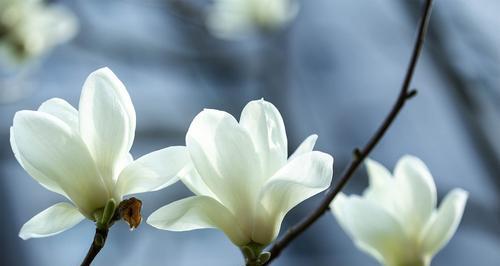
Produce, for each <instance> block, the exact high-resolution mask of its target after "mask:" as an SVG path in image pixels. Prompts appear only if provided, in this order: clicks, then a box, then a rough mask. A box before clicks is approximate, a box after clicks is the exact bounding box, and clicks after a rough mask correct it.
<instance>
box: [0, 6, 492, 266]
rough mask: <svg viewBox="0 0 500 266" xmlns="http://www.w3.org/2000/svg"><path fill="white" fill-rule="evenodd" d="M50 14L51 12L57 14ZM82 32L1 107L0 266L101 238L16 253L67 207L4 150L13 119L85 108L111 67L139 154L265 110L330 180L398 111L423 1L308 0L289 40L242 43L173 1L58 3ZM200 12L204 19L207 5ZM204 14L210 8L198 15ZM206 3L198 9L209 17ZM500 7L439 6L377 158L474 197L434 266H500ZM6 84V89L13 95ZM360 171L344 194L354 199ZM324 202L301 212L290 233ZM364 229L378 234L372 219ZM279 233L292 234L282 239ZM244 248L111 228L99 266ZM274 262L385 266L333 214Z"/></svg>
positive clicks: (33, 243)
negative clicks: (256, 107)
mask: <svg viewBox="0 0 500 266" xmlns="http://www.w3.org/2000/svg"><path fill="white" fill-rule="evenodd" d="M52 2H54V1H52ZM58 2H62V3H63V4H64V5H66V6H67V7H69V8H70V9H72V10H73V11H74V12H75V13H76V14H77V16H78V18H79V20H80V32H79V34H78V36H77V37H76V38H75V39H74V40H73V41H71V42H70V43H68V44H67V45H64V46H60V47H58V48H57V49H55V50H54V51H53V52H52V53H51V54H50V55H49V56H47V57H46V58H45V60H43V62H41V63H40V65H39V66H38V67H37V68H36V69H35V70H32V71H30V72H29V74H28V76H27V77H25V79H23V81H22V82H21V83H22V86H21V87H20V88H21V89H24V91H23V92H24V95H23V97H22V98H21V99H18V100H15V101H13V98H12V97H14V94H12V92H9V93H4V94H3V95H2V97H3V99H1V100H2V102H4V103H3V104H0V177H1V178H0V202H1V203H2V207H1V209H2V215H1V218H0V244H1V246H2V264H3V265H37V266H38V265H78V264H79V263H80V262H81V260H82V258H83V257H84V255H85V253H86V251H87V249H88V246H89V244H90V242H91V239H92V236H93V231H94V225H93V224H92V223H91V222H90V221H87V220H86V221H84V222H82V223H80V224H79V225H78V226H76V227H75V228H73V229H71V230H68V231H66V232H64V233H62V234H59V235H57V236H53V237H49V238H42V239H31V240H28V241H23V240H21V239H20V238H19V237H18V236H17V234H18V231H19V229H20V228H21V226H22V225H23V224H24V223H25V222H26V221H27V220H28V219H30V218H31V217H32V216H33V215H35V214H36V213H38V212H39V211H41V210H43V209H45V208H47V207H49V206H51V205H52V204H54V203H57V202H60V201H63V200H64V199H63V198H62V197H61V196H59V195H57V194H54V193H51V192H49V191H48V190H45V189H43V188H42V187H41V186H40V185H39V184H38V183H37V182H36V181H34V180H33V179H32V178H30V177H29V176H28V174H27V173H26V172H25V171H24V170H23V169H22V168H21V166H20V165H19V164H18V163H17V162H16V161H15V159H14V156H13V154H12V151H11V149H10V145H9V127H10V126H11V124H12V118H13V116H14V113H15V112H16V111H18V110H22V109H36V108H38V106H39V105H40V104H41V103H42V102H43V101H45V100H47V99H49V98H52V97H59V98H63V99H66V100H67V101H69V102H70V103H71V104H73V105H74V106H77V105H78V99H79V95H80V90H81V86H82V84H83V81H84V80H85V78H86V77H87V75H88V74H89V73H90V72H92V71H94V70H96V69H97V68H100V67H103V66H108V67H110V68H111V69H112V70H113V71H114V72H115V73H116V75H117V76H118V77H119V78H120V79H121V80H122V81H123V82H124V83H125V85H126V87H127V88H128V91H129V93H130V95H131V97H132V101H133V102H134V105H135V108H136V112H137V135H136V140H135V144H134V146H133V147H132V153H133V155H134V157H136V158H137V157H139V156H140V155H143V154H146V153H148V152H151V151H153V150H157V149H161V148H164V147H166V146H170V145H182V144H184V135H185V132H186V130H187V128H188V126H189V123H190V121H191V120H192V118H193V117H194V116H195V115H196V114H197V113H198V112H199V111H201V110H202V109H203V108H205V107H209V108H216V109H222V110H226V111H228V112H230V113H231V114H233V115H234V116H236V117H239V114H240V112H241V109H242V108H243V106H244V105H245V104H246V103H247V102H248V101H250V100H253V99H259V98H262V97H264V98H265V99H266V100H268V101H271V102H273V103H274V104H275V105H276V106H277V107H278V108H279V110H280V111H281V113H282V115H283V117H284V120H285V125H286V129H287V134H288V138H289V145H290V150H294V149H295V147H296V146H297V145H298V143H300V142H301V141H302V140H303V139H304V138H306V137H307V136H308V135H309V134H312V133H317V134H318V135H319V140H318V143H317V149H318V150H321V151H326V152H329V153H331V154H332V155H333V156H334V157H335V176H334V181H337V180H338V177H339V176H340V173H341V172H342V169H344V167H345V166H346V165H347V163H348V161H349V160H350V158H351V154H352V150H353V149H354V148H355V147H357V146H361V145H364V144H365V143H366V141H367V140H368V138H369V136H371V134H372V133H373V132H374V130H375V129H376V128H377V126H378V125H379V124H380V123H381V121H382V119H383V118H384V117H385V115H386V113H387V112H388V111H389V109H390V107H391V105H392V103H393V102H394V100H395V98H396V96H397V94H398V90H399V88H400V84H401V82H402V79H403V76H404V73H405V70H406V65H407V62H408V59H409V57H410V53H411V49H412V46H413V39H414V36H415V33H416V25H417V19H418V16H419V14H420V8H419V1H414V0H411V1H410V0H408V1H397V0H351V1H349V0H307V1H301V10H300V12H299V14H298V17H297V18H296V19H295V20H294V21H293V22H292V23H291V25H290V26H289V27H287V28H286V29H284V30H282V31H280V32H278V33H276V34H274V35H269V36H260V37H258V36H253V37H248V38H245V39H243V40H240V41H224V40H219V39H216V38H214V37H211V35H210V34H209V33H207V32H206V31H205V29H204V28H203V24H202V23H201V21H202V19H200V18H199V17H197V16H198V15H199V14H200V13H199V12H192V10H186V9H185V8H184V9H182V8H179V5H176V4H175V3H178V1H177V2H176V1H175V0H173V1H172V0H169V1H167V0H164V1H161V0H144V1H139V0H121V1H109V0H107V1H105V0H86V1H76V0H68V1H58ZM191 2H196V4H195V5H194V7H195V8H196V10H200V9H201V10H203V9H204V8H206V3H205V1H191ZM201 2H203V3H201ZM200 3H201V4H200ZM499 11H500V2H498V1H494V0H478V1H468V0H438V1H436V4H435V6H434V13H433V17H432V19H431V25H430V28H431V31H430V33H429V39H428V42H427V44H426V46H425V49H424V52H423V56H422V57H421V61H420V63H419V65H418V67H417V70H416V74H415V79H414V82H413V83H412V87H415V88H418V90H419V93H418V97H416V98H414V99H413V100H411V101H410V102H409V103H408V105H407V106H406V107H405V109H404V110H403V112H402V113H401V115H400V116H399V117H398V119H397V120H396V122H395V123H394V125H393V126H392V127H391V129H390V130H389V132H388V134H387V135H386V136H385V137H384V139H383V140H382V141H381V143H380V144H379V145H378V146H377V148H376V149H375V151H374V152H373V153H372V155H371V157H372V158H374V159H376V160H378V161H380V162H382V163H383V164H385V165H386V166H388V167H389V168H391V169H392V168H393V166H394V164H395V162H396V161H397V159H398V158H399V157H401V156H402V155H404V154H407V153H408V154H413V155H417V156H418V157H420V158H422V159H423V160H424V161H425V162H426V163H427V165H428V166H429V168H430V169H431V171H432V173H433V175H434V178H435V181H436V183H437V187H438V194H439V198H440V199H441V198H442V197H443V196H444V195H445V194H446V193H447V192H448V191H449V190H450V189H452V188H454V187H461V188H464V189H466V190H467V191H469V192H470V199H469V201H468V202H467V207H466V210H465V214H464V218H463V221H462V223H461V226H460V227H459V229H458V231H457V233H456V235H455V237H454V238H453V239H452V240H451V242H450V243H449V245H448V246H446V247H445V248H444V249H443V250H442V251H441V252H440V253H439V254H438V255H437V256H436V257H435V260H434V264H433V265H455V266H469V265H481V266H493V265H499V262H500V205H499V194H498V191H499V189H500V180H499V178H500V164H499V158H500V157H499V155H500V134H499V132H500V116H499V114H500V110H499V108H500V104H499V103H500V34H499V32H498V27H499V26H500V16H498V13H499ZM7 89H8V88H7V87H5V86H3V87H2V88H0V90H7ZM366 184H367V176H366V171H365V169H364V168H360V169H359V170H358V171H357V174H356V176H355V177H354V179H353V180H352V182H351V183H349V185H348V187H347V189H346V191H348V192H349V193H360V192H361V191H362V190H363V188H364V187H365V186H366ZM190 194H191V193H190V192H189V191H188V190H187V189H186V188H185V187H184V186H183V185H182V184H180V183H178V184H176V185H174V186H171V187H169V188H167V189H164V190H161V191H159V192H154V193H148V194H141V195H139V196H138V197H139V198H141V199H142V200H143V202H144V205H145V206H144V209H143V215H144V216H145V217H147V216H148V215H149V214H150V213H151V212H152V211H154V210H156V209H158V208H159V207H161V206H163V205H165V204H167V203H169V202H172V201H174V200H176V199H180V198H183V197H186V196H187V195H190ZM320 198H321V195H318V196H316V197H314V198H311V199H310V200H308V201H307V202H304V203H303V204H301V205H299V206H298V207H296V208H295V209H293V210H292V212H290V213H289V215H288V216H287V217H286V219H285V223H284V225H283V226H282V231H283V229H286V228H287V227H289V226H291V225H292V224H294V223H296V222H297V221H299V220H300V219H301V217H303V216H305V215H306V214H307V213H308V212H309V211H310V210H311V209H312V208H314V206H315V205H316V204H317V203H318V202H319V200H320ZM367 222H369V221H367ZM282 233H283V232H282ZM242 264H243V263H242V258H241V255H240V252H239V250H238V249H237V248H235V247H234V246H232V244H231V243H230V242H229V241H228V240H227V239H226V238H225V236H224V235H223V234H222V233H221V232H219V231H216V230H198V231H192V232H182V233H175V232H168V231H159V230H156V229H154V228H152V227H150V226H148V225H147V224H145V223H144V224H142V225H141V226H140V227H139V229H138V230H137V231H134V232H129V231H128V228H127V226H126V225H125V224H123V223H119V224H117V225H115V226H114V227H113V228H112V229H111V232H110V236H109V238H108V242H107V244H106V247H105V248H104V250H103V251H102V252H101V253H100V254H99V256H98V257H97V259H96V261H95V265H121V266H132V265H219V266H221V265H222V266H223V265H228V266H229V265H230V266H234V265H242ZM274 265H283V266H284V265H287V266H294V265H368V266H369V265H377V263H376V262H375V261H374V260H373V259H372V258H371V257H369V256H367V255H365V254H364V253H361V252H360V251H359V250H357V249H356V248H355V247H354V245H353V243H352V242H351V240H350V239H349V238H348V237H347V236H346V234H345V233H344V232H343V231H342V230H341V229H340V227H339V226H338V224H337V223H336V221H335V220H334V219H333V216H331V215H329V214H328V215H324V216H323V217H322V218H321V219H320V220H319V221H318V222H317V223H316V224H315V225H313V226H312V227H311V228H310V229H309V230H308V231H307V232H306V233H304V234H303V235H302V236H301V237H299V238H298V239H297V240H296V241H295V242H294V243H293V244H292V245H291V246H290V247H289V248H288V249H287V250H286V251H285V252H284V253H283V254H282V255H281V257H279V258H278V259H277V260H276V261H275V263H274Z"/></svg>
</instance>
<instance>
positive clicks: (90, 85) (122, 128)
mask: <svg viewBox="0 0 500 266" xmlns="http://www.w3.org/2000/svg"><path fill="white" fill-rule="evenodd" d="M79 115H80V132H81V135H82V138H83V140H84V141H85V142H86V143H87V145H88V147H89V150H90V152H91V153H92V155H93V157H94V160H95V161H96V163H97V165H98V167H99V170H100V171H101V173H102V175H103V177H104V179H105V181H106V183H107V186H108V187H112V184H114V182H115V181H116V178H117V177H118V176H117V172H116V171H117V170H116V169H115V164H116V163H117V162H118V161H119V160H120V159H121V158H122V157H123V156H125V155H126V154H127V153H128V151H129V150H130V147H131V146H132V142H133V141H134V134H135V110H134V106H133V105H132V101H131V100H130V96H129V95H128V93H127V90H126V89H125V86H124V85H123V84H122V83H121V81H120V80H119V79H118V78H117V77H116V76H115V75H114V74H113V72H111V70H109V69H108V68H101V69H99V70H97V71H95V72H93V73H91V74H90V75H89V77H88V78H87V80H86V81H85V84H84V85H83V90H82V94H81V97H80V105H79Z"/></svg>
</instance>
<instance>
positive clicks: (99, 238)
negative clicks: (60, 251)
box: [81, 228, 109, 266]
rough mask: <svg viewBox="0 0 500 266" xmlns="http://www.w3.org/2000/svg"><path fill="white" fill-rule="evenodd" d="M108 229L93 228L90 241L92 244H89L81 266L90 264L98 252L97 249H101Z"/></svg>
mask: <svg viewBox="0 0 500 266" xmlns="http://www.w3.org/2000/svg"><path fill="white" fill-rule="evenodd" d="M108 231H109V229H99V228H96V229H95V235H94V240H93V241H92V245H90V248H89V251H88V252H87V256H85V259H84V260H83V262H82V264H81V266H90V264H91V263H92V261H93V260H94V258H95V257H96V256H97V254H99V251H101V249H102V248H103V247H104V243H105V242H106V238H107V237H108Z"/></svg>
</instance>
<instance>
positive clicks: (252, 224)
mask: <svg viewBox="0 0 500 266" xmlns="http://www.w3.org/2000/svg"><path fill="white" fill-rule="evenodd" d="M316 139H317V136H316V135H312V136H310V137H308V138H307V139H306V140H305V141H304V142H303V143H302V144H301V145H300V146H299V148H298V149H297V150H296V151H295V153H294V154H293V155H292V156H290V158H287V155H288V151H287V137H286V134H285V127H284V124H283V119H282V118H281V115H280V113H279V112H278V110H277V109H276V107H274V105H272V104H271V103H269V102H266V101H264V100H258V101H252V102H250V103H248V104H247V106H246V107H245V108H244V109H243V112H242V113H241V117H240V122H239V123H238V121H237V120H236V119H235V118H234V117H233V116H231V115H230V114H228V113H226V112H222V111H218V110H204V111H202V112H201V113H200V114H198V115H197V116H196V117H195V118H194V120H193V122H192V123H191V126H190V127H189V130H188V132H187V135H186V151H185V152H186V153H188V154H189V156H190V157H191V159H192V168H191V169H190V171H187V172H186V173H185V176H183V177H181V180H182V181H183V182H184V183H185V184H186V186H187V187H188V188H189V189H190V190H191V191H192V192H193V193H195V194H196V196H193V197H189V198H186V199H182V200H179V201H176V202H173V203H171V204H169V205H167V206H164V207H162V208H160V209H159V210H157V211H156V212H154V213H153V214H152V215H151V216H150V217H149V218H148V221H147V222H148V223H149V224H150V225H152V226H154V227H156V228H159V229H165V230H171V231H188V230H193V229H200V228H218V229H220V230H222V231H223V232H224V233H225V234H226V235H227V236H228V237H229V238H230V240H231V241H232V242H233V243H234V244H236V245H237V246H240V247H242V246H245V245H248V244H253V245H257V246H266V245H268V244H269V243H270V242H272V241H273V240H274V239H276V237H277V235H278V232H279V230H280V227H281V222H282V220H283V218H284V216H285V215H286V213H287V212H288V211H289V210H290V209H292V208H293V207H294V206H296V205H297V204H299V203H300V202H302V201H304V200H305V199H307V198H309V197H311V196H313V195H315V194H317V193H319V192H321V191H323V190H325V189H326V188H328V186H329V185H330V182H331V179H332V168H333V158H332V157H331V156H330V155H328V154H326V153H322V152H319V151H313V148H314V144H315V142H316ZM256 255H258V254H256Z"/></svg>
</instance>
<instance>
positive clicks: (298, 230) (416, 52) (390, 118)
mask: <svg viewBox="0 0 500 266" xmlns="http://www.w3.org/2000/svg"><path fill="white" fill-rule="evenodd" d="M432 2H433V1H432V0H426V2H425V4H424V9H423V13H422V17H421V19H420V22H419V28H418V34H417V37H416V40H415V44H414V47H413V53H412V56H411V59H410V62H409V64H408V68H407V71H406V75H405V78H404V81H403V85H402V87H401V90H400V93H399V96H398V98H397V100H396V102H395V103H394V106H393V107H392V109H391V111H390V112H389V114H388V115H387V117H386V118H385V120H384V121H383V122H382V124H381V125H380V127H379V128H378V130H377V131H376V132H375V134H374V135H373V136H372V137H371V138H370V140H369V142H368V143H367V144H366V145H365V146H364V147H363V148H362V149H356V150H355V154H354V158H353V160H352V161H351V163H350V164H349V166H348V167H347V169H346V170H345V171H344V174H343V175H342V177H341V178H340V181H339V182H338V184H337V185H336V186H334V187H331V188H330V189H329V190H328V191H327V193H326V195H325V197H324V199H323V200H322V201H321V203H320V204H319V206H318V207H317V208H316V209H315V210H313V212H312V213H311V214H309V216H307V217H306V218H305V219H303V220H302V221H301V222H299V223H298V224H297V225H295V226H294V227H292V228H291V229H290V230H289V231H288V232H287V233H286V234H285V235H284V236H283V237H282V238H281V239H280V240H279V241H277V242H276V243H275V244H274V245H273V246H272V247H271V249H270V252H271V258H270V259H269V261H268V262H267V263H266V264H265V265H268V264H269V263H270V262H271V261H272V260H273V259H275V258H276V257H278V256H279V255H280V253H281V252H282V251H283V250H284V249H285V248H286V247H287V246H288V245H289V244H290V243H291V242H292V241H293V240H294V239H295V238H296V237H298V236H299V235H300V234H302V233H303V232H304V231H305V230H306V229H307V228H309V227H310V226H311V225H312V224H313V223H314V222H316V220H318V219H319V218H320V217H321V216H322V215H323V214H324V213H325V212H326V211H327V210H328V209H329V205H330V202H332V200H333V199H334V198H335V196H336V195H337V194H338V193H339V192H340V191H341V190H342V189H343V188H344V187H345V185H346V184H347V182H348V181H349V180H350V179H351V177H352V176H353V174H354V172H355V171H356V170H357V169H358V167H359V166H360V165H361V163H362V162H363V160H364V159H365V158H366V157H367V156H368V155H369V154H370V152H371V151H372V150H373V148H375V146H376V145H377V144H378V143H379V142H380V140H381V139H382V137H383V136H384V135H385V133H386V132H387V129H388V128H389V127H390V126H391V125H392V123H393V122H394V120H395V119H396V117H397V116H398V114H399V113H400V111H401V110H402V109H403V107H404V105H405V103H406V101H408V100H409V99H410V98H412V97H413V96H415V93H416V91H415V90H410V83H411V80H412V78H413V74H414V72H415V67H416V65H417V61H418V58H419V56H420V53H421V51H422V47H423V44H424V39H425V35H426V32H427V28H428V24H429V19H430V15H431V9H432Z"/></svg>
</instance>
